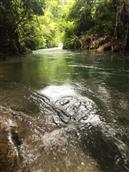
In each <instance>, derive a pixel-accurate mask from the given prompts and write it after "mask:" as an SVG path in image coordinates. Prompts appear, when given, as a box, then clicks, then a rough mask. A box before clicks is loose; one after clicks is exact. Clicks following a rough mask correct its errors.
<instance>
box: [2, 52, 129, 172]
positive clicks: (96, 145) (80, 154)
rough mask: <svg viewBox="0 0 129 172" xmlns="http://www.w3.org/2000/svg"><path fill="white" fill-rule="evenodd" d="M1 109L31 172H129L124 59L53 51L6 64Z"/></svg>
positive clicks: (128, 86)
mask: <svg viewBox="0 0 129 172" xmlns="http://www.w3.org/2000/svg"><path fill="white" fill-rule="evenodd" d="M0 105H1V106H2V107H6V109H7V110H8V109H9V108H11V109H12V110H14V111H15V112H16V114H17V115H16V116H15V119H14V117H12V118H13V120H15V121H16V123H17V125H18V127H19V130H20V137H21V138H22V141H23V143H22V145H21V148H20V153H21V156H23V159H24V163H23V164H27V165H26V166H28V168H27V169H29V170H30V171H31V172H78V171H81V172H98V171H99V172H100V171H107V172H115V171H116V172H117V171H118V172H126V171H129V55H128V54H123V53H116V54H112V53H105V54H96V53H95V52H87V51H83V52H82V51H66V50H58V49H51V50H38V51H34V52H33V54H31V55H26V56H24V57H21V58H7V59H6V60H5V61H0ZM21 112H22V113H23V114H22V113H21ZM19 114H20V116H19ZM12 116H13V115H12ZM26 171H27V170H26Z"/></svg>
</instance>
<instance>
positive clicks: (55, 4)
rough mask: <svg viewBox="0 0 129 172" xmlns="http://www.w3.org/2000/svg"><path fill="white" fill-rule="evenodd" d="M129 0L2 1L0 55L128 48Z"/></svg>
mask: <svg viewBox="0 0 129 172" xmlns="http://www.w3.org/2000/svg"><path fill="white" fill-rule="evenodd" d="M128 11H129V3H128V0H117V1H116V0H72V1H68V0H0V53H12V54H15V53H23V52H26V51H27V50H34V49H39V48H49V47H54V46H57V45H58V44H59V43H61V42H63V43H64V48H71V49H73V48H74V49H76V48H81V49H92V48H98V47H100V46H102V45H104V48H105V47H106V48H107V49H111V48H112V49H114V50H117V49H129V13H128Z"/></svg>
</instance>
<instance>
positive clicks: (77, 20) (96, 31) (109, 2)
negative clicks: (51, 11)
mask: <svg viewBox="0 0 129 172" xmlns="http://www.w3.org/2000/svg"><path fill="white" fill-rule="evenodd" d="M128 11H129V3H128V0H117V1H116V0H94V1H92V0H75V3H74V5H73V7H72V8H71V10H70V13H69V14H68V16H67V20H68V21H69V23H70V24H69V27H68V28H66V34H65V39H64V45H65V47H66V48H74V47H80V46H82V45H81V44H82V42H83V44H86V43H87V42H86V41H88V43H89V35H90V36H91V37H92V38H90V42H93V41H91V40H94V39H99V38H100V37H104V38H105V37H108V41H109V39H110V42H114V41H115V42H117V43H119V45H118V47H119V48H120V49H127V47H128V45H129V13H128ZM84 37H85V38H84ZM84 39H85V41H84ZM73 40H76V41H73ZM79 43H80V45H79ZM98 45H99V44H98ZM96 46H97V45H96V44H95V47H96ZM114 46H116V45H112V47H114ZM82 47H83V46H82ZM87 47H88V48H89V46H87ZM91 47H93V46H91Z"/></svg>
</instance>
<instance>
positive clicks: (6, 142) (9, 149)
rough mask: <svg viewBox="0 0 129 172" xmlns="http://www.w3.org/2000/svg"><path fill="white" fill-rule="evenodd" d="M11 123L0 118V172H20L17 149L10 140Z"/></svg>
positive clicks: (5, 118)
mask: <svg viewBox="0 0 129 172" xmlns="http://www.w3.org/2000/svg"><path fill="white" fill-rule="evenodd" d="M12 124H13V123H12V121H11V120H10V119H8V118H7V117H3V116H0V171H1V172H21V171H22V168H21V166H20V163H19V158H18V151H17V147H16V145H15V143H14V141H13V139H12V132H11V130H12V129H11V126H12Z"/></svg>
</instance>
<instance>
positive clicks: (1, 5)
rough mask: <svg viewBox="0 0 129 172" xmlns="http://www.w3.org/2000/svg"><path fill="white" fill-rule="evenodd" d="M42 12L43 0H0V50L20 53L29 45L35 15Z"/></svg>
mask: <svg viewBox="0 0 129 172" xmlns="http://www.w3.org/2000/svg"><path fill="white" fill-rule="evenodd" d="M42 14H43V1H40V0H0V52H5V53H6V52H11V53H21V52H23V51H24V49H25V47H29V46H30V43H29V45H28V42H27V39H28V38H29V37H30V35H31V36H32V35H34V36H35V34H36V33H35V26H34V25H35V20H36V16H37V15H42ZM26 38H27V39H26ZM32 41H33V40H32ZM33 42H34V41H33Z"/></svg>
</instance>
